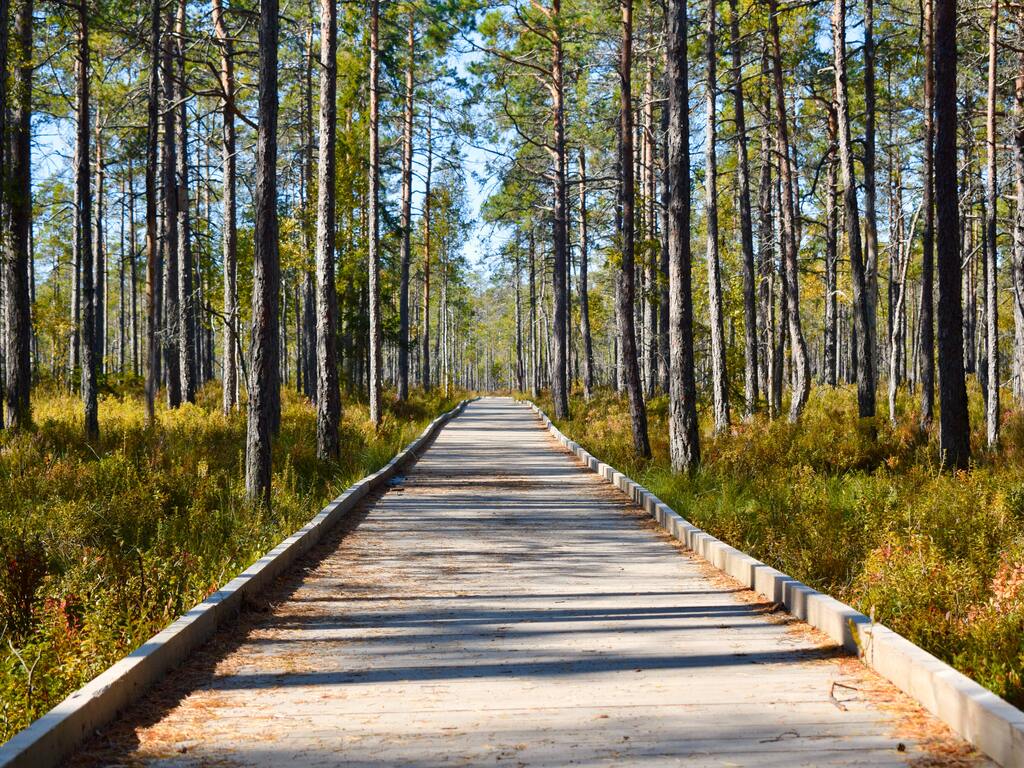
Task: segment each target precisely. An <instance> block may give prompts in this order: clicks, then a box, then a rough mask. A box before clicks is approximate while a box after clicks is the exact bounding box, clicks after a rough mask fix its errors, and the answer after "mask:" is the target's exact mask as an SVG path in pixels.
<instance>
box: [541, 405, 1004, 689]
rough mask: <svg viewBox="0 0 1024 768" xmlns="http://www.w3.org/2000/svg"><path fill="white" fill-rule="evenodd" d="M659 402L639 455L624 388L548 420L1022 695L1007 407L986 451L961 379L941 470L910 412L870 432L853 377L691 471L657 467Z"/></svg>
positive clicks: (661, 461)
mask: <svg viewBox="0 0 1024 768" xmlns="http://www.w3.org/2000/svg"><path fill="white" fill-rule="evenodd" d="M538 404H539V405H541V406H542V407H543V408H544V409H545V410H546V412H547V413H548V414H549V415H550V414H551V410H550V402H549V401H544V400H542V401H541V402H539V403H538ZM901 405H902V406H905V407H903V408H902V412H903V413H916V408H915V407H913V406H914V404H913V403H911V402H909V401H908V402H906V403H902V404H901ZM666 408H667V399H666V398H664V397H662V398H657V399H655V400H653V401H652V402H651V404H650V411H649V415H650V419H651V442H652V449H653V453H654V458H653V459H652V460H650V461H638V460H637V459H636V458H635V454H634V453H633V447H632V441H631V438H630V421H629V413H628V409H627V407H626V404H625V401H624V400H622V399H619V398H617V397H615V396H614V395H612V394H610V393H607V392H603V393H601V394H599V395H598V396H596V397H595V398H593V399H592V400H591V401H590V402H589V403H587V402H584V401H583V400H582V399H575V400H574V401H573V402H572V411H571V414H572V418H571V419H570V420H567V421H560V422H557V423H558V426H559V428H560V429H562V430H563V431H564V432H565V433H566V434H567V435H569V436H570V437H571V438H572V439H574V440H576V441H577V442H579V443H580V444H581V445H583V446H584V447H586V449H587V450H589V451H591V452H592V453H593V454H594V455H596V456H599V457H600V458H601V459H602V460H604V461H607V462H608V463H610V464H613V465H614V466H616V467H618V468H619V469H621V470H622V471H624V472H626V473H627V474H629V475H631V476H632V477H633V478H634V479H636V480H637V481H638V482H640V483H642V484H643V485H644V486H646V487H647V488H649V489H651V491H653V492H654V493H655V494H657V495H658V496H659V497H660V498H661V499H662V500H663V501H665V502H666V503H667V504H669V505H670V506H672V507H673V508H674V509H675V510H676V511H678V512H679V513H680V514H681V515H683V516H684V517H686V518H687V519H688V520H690V521H691V522H693V523H694V524H695V525H697V526H699V527H701V528H703V529H704V530H706V531H708V532H709V533H711V534H713V535H715V536H717V537H719V538H721V539H723V540H724V541H726V542H728V543H729V544H731V545H733V546H735V547H738V548H739V549H742V550H744V551H746V552H748V553H750V554H752V555H754V556H755V557H757V558H759V559H761V560H763V561H765V562H766V563H769V564H770V565H772V566H774V567H776V568H779V569H780V570H782V571H785V572H786V573H789V574H790V575H792V576H794V577H796V578H797V579H800V580H801V581H804V582H806V583H808V584H810V585H812V586H814V587H816V588H817V589H820V590H822V591H825V592H828V593H829V594H832V595H834V596H835V597H837V598H839V599H840V600H843V601H846V602H849V603H850V604H852V605H854V606H855V607H857V608H858V609H859V610H861V611H863V612H864V613H867V614H869V615H874V617H875V618H876V620H878V621H880V622H883V623H885V624H886V625H888V626H890V627H892V628H893V629H895V630H896V631H898V632H900V633H901V634H903V635H905V636H906V637H908V638H909V639H910V640H912V641H913V642H915V643H917V644H919V645H921V646H922V647H924V648H926V649H927V650H929V651H930V652H932V653H934V654H935V655H937V656H939V657H940V658H942V659H944V660H945V661H947V662H948V663H950V664H952V665H953V666H954V667H956V668H957V669H959V670H960V671H962V672H964V673H965V674H967V675H968V676H970V677H972V678H974V679H975V680H977V681H978V682H980V683H982V684H983V685H986V686H987V687H989V688H990V689H991V690H993V691H995V692H996V693H997V694H999V695H1001V696H1003V697H1005V698H1007V699H1009V700H1010V701H1011V702H1013V703H1014V704H1016V705H1017V706H1022V705H1024V683H1022V680H1021V675H1022V673H1024V416H1021V415H1020V414H1014V415H1012V416H1009V415H1007V416H1005V418H1004V423H1003V443H1002V447H1001V450H1000V451H999V452H998V453H996V454H990V453H986V451H985V450H984V448H983V446H984V440H985V433H984V428H985V426H984V425H985V422H984V416H983V414H984V411H983V405H982V402H981V395H980V393H979V392H978V391H976V390H975V391H973V392H972V393H971V409H972V412H971V423H972V424H973V425H975V431H974V434H973V435H972V449H973V455H974V456H975V464H974V465H973V466H972V468H971V470H970V471H969V472H957V473H955V474H953V473H949V472H942V471H940V470H939V462H938V446H937V444H936V442H935V440H934V438H933V439H925V438H922V437H921V434H920V432H919V430H918V429H917V426H916V422H915V421H914V420H913V419H912V418H911V417H910V416H908V417H907V418H906V419H905V420H904V421H902V422H900V423H898V424H896V425H895V426H894V425H890V424H889V423H888V422H886V421H883V420H881V419H880V420H879V421H878V423H877V434H876V435H874V436H872V435H871V433H870V430H869V429H868V428H867V427H866V426H865V425H864V424H863V423H858V421H857V418H856V413H857V403H856V392H855V390H853V389H852V388H842V389H837V390H833V391H829V390H827V389H817V390H815V392H814V394H813V395H812V398H811V401H810V403H809V404H808V409H807V411H806V413H805V414H804V416H803V417H802V419H801V421H800V423H799V424H797V425H791V424H788V423H786V422H785V421H784V420H776V421H770V420H768V419H766V418H761V417H758V418H755V419H753V420H752V421H751V422H749V423H739V424H735V425H734V426H733V428H732V430H731V431H730V433H729V434H725V435H722V436H720V437H715V438H711V437H707V438H706V440H705V442H704V443H703V451H704V456H703V459H704V463H703V466H702V468H701V469H700V471H699V472H697V473H696V474H695V475H694V476H692V477H688V476H685V475H678V474H674V473H673V472H672V471H671V469H670V467H669V463H668V427H667V414H666ZM703 426H704V427H706V429H705V434H707V431H708V429H709V428H710V425H709V424H704V425H703Z"/></svg>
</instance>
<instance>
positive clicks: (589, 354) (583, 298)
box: [579, 147, 594, 400]
mask: <svg viewBox="0 0 1024 768" xmlns="http://www.w3.org/2000/svg"><path fill="white" fill-rule="evenodd" d="M587 224H588V222H587V150H586V149H585V148H584V147H580V287H579V290H580V338H581V339H582V340H583V397H584V398H585V399H587V400H589V399H590V398H591V396H592V395H593V392H594V346H593V340H592V338H591V335H590V296H589V290H590V287H589V285H588V280H589V277H588V269H589V258H590V254H589V250H588V249H589V247H590V243H589V241H588V238H589V234H588V232H587Z"/></svg>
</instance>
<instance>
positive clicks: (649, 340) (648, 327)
mask: <svg viewBox="0 0 1024 768" xmlns="http://www.w3.org/2000/svg"><path fill="white" fill-rule="evenodd" d="M648 32H649V33H653V25H652V24H648ZM648 37H649V38H650V35H649V36H648ZM648 45H649V47H650V48H652V49H653V48H654V43H653V39H649V40H648ZM645 69H646V71H645V73H644V103H643V114H644V121H643V131H642V135H643V137H644V142H643V153H642V159H641V163H640V165H641V167H642V168H643V186H644V190H643V201H644V210H643V221H644V240H645V241H646V246H645V248H644V259H643V272H644V283H645V285H644V337H645V339H646V345H645V348H644V360H643V368H644V384H645V387H646V389H645V394H646V396H647V397H652V396H653V395H654V390H655V388H656V387H657V384H658V382H657V375H658V260H657V258H656V257H655V253H654V250H653V248H652V247H651V246H652V245H653V243H655V242H656V241H657V236H658V227H657V221H656V219H655V190H656V189H657V181H656V180H655V168H654V157H655V154H656V152H657V143H658V142H657V136H656V134H655V131H654V60H653V57H652V56H651V55H648V56H647V66H646V68H645Z"/></svg>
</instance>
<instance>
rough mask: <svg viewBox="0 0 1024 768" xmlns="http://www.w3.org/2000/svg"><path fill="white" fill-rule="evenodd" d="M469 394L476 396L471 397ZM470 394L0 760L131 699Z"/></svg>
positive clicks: (66, 739) (36, 757) (5, 763)
mask: <svg viewBox="0 0 1024 768" xmlns="http://www.w3.org/2000/svg"><path fill="white" fill-rule="evenodd" d="M474 399H476V398H474ZM470 402H472V400H463V401H462V402H461V403H459V404H458V405H457V406H455V407H454V408H453V409H451V410H450V411H448V412H447V413H444V414H442V415H440V416H438V417H437V418H436V419H434V420H433V421H432V422H430V424H429V425H428V426H427V427H426V429H424V430H423V432H422V434H420V436H419V437H418V438H416V439H415V440H413V441H412V442H411V443H409V445H407V446H406V447H405V448H404V449H403V450H402V451H401V452H399V453H398V454H396V455H395V457H394V458H393V459H391V461H389V462H388V463H387V464H386V465H384V466H383V467H382V468H381V469H379V470H377V471H376V472H374V473H373V474H371V475H367V476H366V477H364V478H363V479H362V480H359V481H358V482H356V483H353V484H352V485H351V486H349V487H348V489H346V490H345V492H344V493H342V494H341V495H340V496H338V497H337V498H336V499H334V500H333V501H331V502H330V503H329V504H328V505H327V506H325V507H324V508H323V509H322V510H321V511H320V512H319V513H318V514H317V515H316V516H315V517H313V519H312V520H310V521H309V522H308V523H306V525H304V526H303V527H302V528H300V529H299V530H298V531H296V532H295V533H293V534H292V535H291V536H289V537H288V538H286V539H285V540H284V541H282V542H281V543H280V544H278V545H277V546H276V547H274V548H273V549H272V550H270V551H269V552H267V553H266V554H265V555H264V556H263V557H261V558H260V559H259V560H257V561H256V562H255V563H253V564H252V565H250V566H249V567H248V568H246V569H245V570H244V571H243V572H242V573H240V574H239V575H238V576H237V577H235V578H234V579H232V580H231V581H230V582H228V583H227V584H226V585H224V587H223V588H222V589H220V590H218V591H217V592H214V593H213V594H212V595H210V596H209V597H208V598H206V599H205V600H203V601H202V602H201V603H199V604H198V605H196V606H195V607H194V608H192V610H190V611H188V612H187V613H185V614H184V615H183V616H181V617H179V618H178V619H177V620H175V621H174V622H172V623H171V624H169V625H168V626H167V627H166V628H164V629H163V630H162V631H160V632H159V633H158V634H156V635H154V636H153V637H151V638H150V639H149V640H147V641H146V642H145V643H143V644H142V645H141V646H139V647H138V648H136V649H135V651H133V652H132V653H131V654H129V655H128V656H126V657H124V658H123V659H121V660H120V661H118V662H117V663H116V664H114V665H113V666H111V667H109V668H108V669H107V670H105V671H104V672H101V673H100V674H99V675H98V676H96V677H95V678H93V679H92V680H91V681H89V682H88V683H86V684H85V685H84V686H82V687H81V688H79V689H78V690H77V691H75V692H74V693H72V694H71V695H69V696H68V697H67V698H66V699H64V701H62V702H61V703H60V704H58V705H57V706H55V707H54V708H53V709H51V710H50V711H49V712H47V713H46V714H45V715H43V716H42V717H40V718H38V719H37V720H35V721H34V722H33V723H32V724H31V725H29V726H28V727H27V728H25V729H24V730H22V731H20V732H19V733H17V734H15V735H14V736H13V737H12V738H11V739H10V740H9V741H8V742H6V743H5V744H2V745H0V768H29V767H31V768H50V766H55V765H59V764H60V762H61V761H62V760H63V759H64V758H66V757H68V756H69V755H70V754H71V753H72V752H73V750H74V749H75V747H77V746H78V745H79V744H80V743H81V742H82V741H83V740H85V739H86V738H88V737H90V736H91V735H92V734H93V732H94V731H95V730H96V729H97V728H99V727H101V726H103V725H105V724H106V723H109V722H110V721H112V720H113V719H114V718H116V717H117V716H118V714H119V713H120V712H122V711H123V710H124V709H125V707H127V706H128V705H130V704H131V703H133V702H134V701H136V700H137V699H138V698H139V697H140V696H141V695H142V694H143V693H145V692H146V690H148V689H149V687H150V686H152V685H153V684H154V683H155V682H156V681H158V680H159V679H161V678H162V677H163V676H164V675H165V674H166V673H167V672H169V671H170V670H172V669H173V668H174V667H176V666H177V665H178V664H180V663H181V662H182V661H184V660H185V659H186V658H187V657H188V656H189V654H191V653H192V651H194V650H195V649H196V648H198V647H199V646H200V645H202V644H203V643H204V642H205V641H206V640H208V639H209V638H210V637H211V636H212V635H213V633H214V632H215V631H216V630H217V628H218V627H219V626H221V625H222V624H224V623H225V622H226V621H228V620H230V619H231V618H233V617H234V616H236V615H237V614H238V612H239V610H240V609H241V607H242V605H243V603H244V601H245V599H246V597H251V596H253V595H256V594H258V593H259V592H260V590H262V589H264V588H265V587H266V586H267V585H268V584H269V583H270V582H271V581H272V580H273V579H275V578H276V577H277V576H279V575H280V574H281V573H282V572H283V571H284V570H285V569H287V568H288V567H289V566H290V565H291V564H292V563H294V562H295V560H296V559H297V558H298V557H300V556H301V555H302V554H304V553H305V552H307V551H309V549H310V548H311V547H312V546H313V545H314V544H316V543H317V542H318V541H319V540H320V538H321V537H322V536H323V534H324V533H326V532H327V531H329V530H330V529H331V528H332V527H333V526H334V525H336V524H337V523H338V522H339V521H340V520H341V519H342V518H344V517H345V515H347V514H348V513H349V512H350V511H351V510H352V509H353V508H354V507H355V506H356V504H358V503H359V501H360V500H361V499H362V498H363V497H365V496H366V495H367V494H368V493H371V492H372V491H375V490H378V489H379V488H381V487H383V486H384V485H385V484H386V483H387V482H388V481H389V480H391V479H392V478H394V477H395V476H396V474H397V473H398V471H399V470H400V469H402V468H403V467H404V466H405V465H406V464H407V463H409V462H410V461H412V460H414V459H416V458H418V454H419V452H420V451H421V449H423V448H424V447H425V446H426V445H427V444H428V443H429V442H430V441H431V440H432V439H433V438H434V437H435V436H436V435H437V433H438V432H440V431H441V428H442V427H444V425H445V424H447V423H448V422H449V421H451V419H453V418H454V417H455V416H457V415H459V414H460V413H462V411H463V409H464V408H465V407H466V405H467V404H468V403H470Z"/></svg>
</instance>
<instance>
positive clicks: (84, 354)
mask: <svg viewBox="0 0 1024 768" xmlns="http://www.w3.org/2000/svg"><path fill="white" fill-rule="evenodd" d="M5 23H6V21H5ZM76 64H77V81H78V82H77V86H78V103H77V113H78V114H77V117H78V136H77V143H78V146H77V148H76V152H75V157H76V159H77V163H76V167H75V180H76V184H75V208H76V210H77V211H78V226H79V234H78V241H77V242H78V249H79V252H80V254H81V259H80V261H81V264H82V287H81V293H82V296H83V297H85V298H84V300H83V301H82V341H81V360H82V402H83V404H84V405H85V438H86V440H98V439H99V436H100V424H99V407H98V403H97V392H96V316H95V312H94V306H93V303H92V301H91V300H90V298H89V297H91V296H92V295H93V285H92V282H93V259H92V199H91V196H90V194H89V8H88V5H87V3H86V0H80V2H79V4H78V60H77V62H76Z"/></svg>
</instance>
